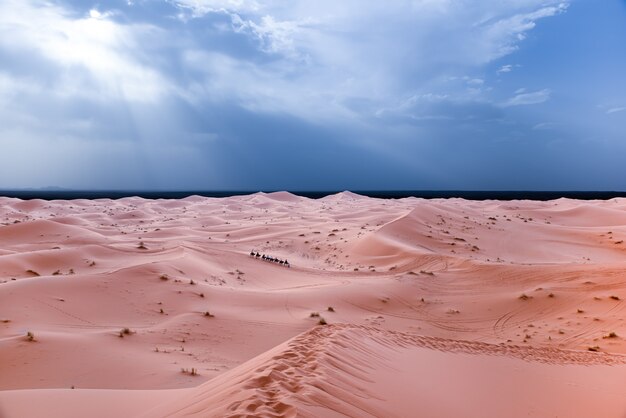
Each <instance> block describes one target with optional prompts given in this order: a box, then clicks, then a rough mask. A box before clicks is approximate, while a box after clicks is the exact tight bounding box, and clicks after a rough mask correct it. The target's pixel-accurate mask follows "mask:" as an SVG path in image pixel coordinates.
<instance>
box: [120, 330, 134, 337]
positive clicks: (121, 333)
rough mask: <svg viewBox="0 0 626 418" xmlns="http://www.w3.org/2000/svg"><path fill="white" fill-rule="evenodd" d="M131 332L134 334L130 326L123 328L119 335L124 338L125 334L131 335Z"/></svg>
mask: <svg viewBox="0 0 626 418" xmlns="http://www.w3.org/2000/svg"><path fill="white" fill-rule="evenodd" d="M130 334H132V331H131V330H130V328H122V329H121V330H120V333H119V337H120V338H124V335H130Z"/></svg>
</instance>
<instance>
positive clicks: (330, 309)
mask: <svg viewBox="0 0 626 418" xmlns="http://www.w3.org/2000/svg"><path fill="white" fill-rule="evenodd" d="M327 310H328V312H335V308H333V307H332V306H329V307H328V309H327Z"/></svg>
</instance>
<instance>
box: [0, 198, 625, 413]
mask: <svg viewBox="0 0 626 418" xmlns="http://www.w3.org/2000/svg"><path fill="white" fill-rule="evenodd" d="M625 241H626V199H612V200H609V201H576V200H571V199H559V200H555V201H549V202H533V201H511V202H499V201H480V202H476V201H465V200H462V199H448V200H442V199H434V200H423V199H416V198H408V199H399V200H385V199H371V198H367V197H364V196H359V195H356V194H354V193H350V192H343V193H339V194H336V195H332V196H327V197H325V198H322V199H318V200H312V199H306V198H302V197H298V196H294V195H292V194H289V193H286V192H278V193H267V194H265V193H257V194H254V195H249V196H234V197H229V198H224V199H214V198H203V197H199V196H192V197H189V198H186V199H182V200H145V199H140V198H126V199H119V200H113V201H111V200H107V199H98V200H93V201H90V200H74V201H50V202H48V201H42V200H31V201H21V200H19V199H7V198H1V199H0V359H1V364H0V371H1V373H0V417H24V416H27V417H28V416H46V417H50V416H59V417H72V416H76V417H78V416H81V417H82V416H129V417H130V416H133V417H135V416H137V417H140V416H141V417H165V416H202V417H206V416H215V417H225V416H233V417H234V416H276V417H278V416H287V417H289V416H304V417H308V416H311V417H318V416H324V417H326V416H328V417H334V416H351V417H361V416H364V417H367V416H373V417H394V416H397V417H408V416H427V417H430V416H432V417H452V416H455V417H456V416H469V417H474V416H475V417H479V416H480V417H485V416H493V417H499V416H537V417H544V416H545V417H548V416H568V417H570V416H571V417H578V416H580V417H588V416H603V417H622V418H623V417H624V416H625V415H626V398H625V397H624V396H623V387H625V384H626V366H625V363H626V362H625V359H626V357H625V354H626V343H625V342H624V339H623V336H626V325H625V324H624V319H625V315H626V311H625V310H624V309H625V307H626V303H625V302H624V299H626V270H625V268H624V267H626V244H625V243H624V242H625ZM250 251H255V252H256V251H258V252H260V253H262V254H266V255H268V256H272V257H275V258H278V259H282V260H285V259H287V260H289V262H290V265H291V267H290V268H287V267H285V266H284V265H280V264H278V263H272V262H268V261H263V260H261V259H259V258H256V257H251V256H250V255H249V253H250ZM322 319H323V321H322V322H326V323H327V324H328V325H319V324H318V323H319V322H320V321H321V320H322ZM590 350H593V351H590ZM192 371H193V373H192ZM72 387H74V389H72Z"/></svg>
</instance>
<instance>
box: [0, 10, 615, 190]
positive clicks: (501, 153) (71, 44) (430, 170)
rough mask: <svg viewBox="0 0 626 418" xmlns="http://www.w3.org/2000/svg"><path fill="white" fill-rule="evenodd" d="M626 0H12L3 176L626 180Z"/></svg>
mask: <svg viewBox="0 0 626 418" xmlns="http://www.w3.org/2000/svg"><path fill="white" fill-rule="evenodd" d="M624 45H626V1H625V0H602V1H592V0H559V1H552V0H386V1H382V0H380V1H374V0H316V1H308V0H289V1H287V0H283V1H278V0H110V1H102V2H91V1H78V0H49V1H41V0H0V189H16V188H40V187H62V188H73V189H82V190H93V189H126V190H128V189H134V190H137V189H142V190H297V191H305V190H407V189H408V190H444V189H447V190H614V191H625V190H626V76H625V74H626V50H625V49H624V48H625V47H624Z"/></svg>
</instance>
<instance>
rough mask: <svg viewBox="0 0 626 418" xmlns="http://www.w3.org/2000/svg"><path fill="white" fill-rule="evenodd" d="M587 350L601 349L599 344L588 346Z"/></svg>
mask: <svg viewBox="0 0 626 418" xmlns="http://www.w3.org/2000/svg"><path fill="white" fill-rule="evenodd" d="M587 350H589V351H600V347H599V346H597V345H594V346H593V347H589V348H587Z"/></svg>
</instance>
